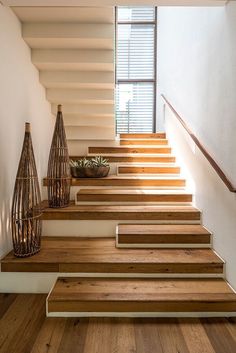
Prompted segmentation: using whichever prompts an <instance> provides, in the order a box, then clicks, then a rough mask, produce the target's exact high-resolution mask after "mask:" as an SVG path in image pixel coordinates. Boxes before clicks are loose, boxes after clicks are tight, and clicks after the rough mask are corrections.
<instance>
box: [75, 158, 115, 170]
mask: <svg viewBox="0 0 236 353" xmlns="http://www.w3.org/2000/svg"><path fill="white" fill-rule="evenodd" d="M70 166H71V167H72V168H94V167H108V166H109V164H108V160H107V159H105V158H103V157H102V156H96V157H94V158H92V159H87V158H86V157H84V158H81V159H78V160H76V161H74V160H72V159H71V160H70Z"/></svg>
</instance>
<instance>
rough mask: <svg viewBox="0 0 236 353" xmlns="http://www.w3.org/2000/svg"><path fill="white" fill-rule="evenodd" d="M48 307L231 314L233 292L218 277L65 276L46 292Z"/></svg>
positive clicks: (58, 311) (83, 312)
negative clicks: (48, 292)
mask: <svg viewBox="0 0 236 353" xmlns="http://www.w3.org/2000/svg"><path fill="white" fill-rule="evenodd" d="M47 311H48V316H171V314H172V315H173V314H176V316H189V314H190V313H196V316H217V315H220V314H222V313H224V315H227V313H229V314H230V315H231V316H232V315H233V313H235V312H236V294H235V293H234V292H233V291H232V289H231V288H230V287H229V285H228V284H227V283H226V282H225V281H224V280H223V279H217V278H216V279H215V278H214V279H213V278H212V279H190V278H189V279H167V278H166V279H153V278H150V279H146V278H145V279H143V278H139V279H136V278H83V277H81V278H78V277H67V278H66V277H65V278H58V280H57V282H56V284H55V286H54V288H53V289H52V291H51V293H50V294H49V296H48V299H47ZM168 314H169V315H168Z"/></svg>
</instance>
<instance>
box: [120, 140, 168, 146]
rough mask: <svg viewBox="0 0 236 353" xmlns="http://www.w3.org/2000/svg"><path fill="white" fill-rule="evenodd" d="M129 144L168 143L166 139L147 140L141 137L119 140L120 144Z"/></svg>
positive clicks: (156, 144)
mask: <svg viewBox="0 0 236 353" xmlns="http://www.w3.org/2000/svg"><path fill="white" fill-rule="evenodd" d="M127 145H128V146H130V145H136V146H141V145H143V146H163V145H168V140H166V139H153V140H152V139H149V140H141V139H137V140H135V139H124V140H120V146H127Z"/></svg>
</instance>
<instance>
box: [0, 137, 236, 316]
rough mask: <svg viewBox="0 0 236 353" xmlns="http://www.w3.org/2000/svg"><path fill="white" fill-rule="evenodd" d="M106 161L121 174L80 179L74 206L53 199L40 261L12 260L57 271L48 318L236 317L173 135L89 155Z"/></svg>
mask: <svg viewBox="0 0 236 353" xmlns="http://www.w3.org/2000/svg"><path fill="white" fill-rule="evenodd" d="M100 154H102V155H104V156H106V158H108V159H109V163H110V165H111V174H110V175H109V176H108V177H106V178H101V179H92V178H91V179H83V178H81V179H73V180H72V193H71V198H72V200H71V203H70V205H69V207H67V208H61V209H52V208H49V207H48V204H47V200H45V201H44V202H43V208H44V211H43V216H42V219H43V233H44V234H43V235H44V236H43V237H42V249H41V251H40V253H38V254H36V255H35V256H33V257H29V258H24V259H18V258H16V257H14V255H13V253H12V252H11V253H9V254H8V255H7V256H6V257H5V258H4V259H3V260H2V262H1V270H2V271H3V272H8V273H10V272H12V273H21V275H23V274H24V273H27V274H30V273H32V275H36V274H42V273H45V274H50V273H54V274H55V279H56V281H55V283H51V286H52V288H51V291H50V293H49V295H48V298H47V314H48V316H147V317H151V316H163V317H164V316H233V315H235V313H236V294H235V292H234V290H233V289H232V288H231V287H230V285H229V284H228V283H227V281H226V279H225V263H224V261H223V260H222V259H221V257H220V256H219V255H218V254H216V253H215V251H214V249H213V247H212V238H213V235H212V234H211V233H210V231H209V230H208V229H206V228H205V227H204V225H202V222H201V211H200V210H198V209H197V208H196V207H194V195H193V193H192V190H191V188H190V187H189V185H188V180H186V179H185V177H184V175H182V170H181V168H180V166H179V165H178V162H177V161H176V158H175V156H173V154H172V150H171V147H170V146H169V144H168V140H167V139H166V136H165V134H164V133H158V134H122V135H120V145H119V146H117V145H116V146H115V145H114V146H112V147H107V146H92V147H89V148H88V158H91V157H92V156H94V155H100ZM77 157H78V156H76V155H72V156H71V158H72V159H76V158H77ZM46 185H47V180H46V179H44V186H45V189H46Z"/></svg>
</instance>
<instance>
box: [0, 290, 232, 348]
mask: <svg viewBox="0 0 236 353" xmlns="http://www.w3.org/2000/svg"><path fill="white" fill-rule="evenodd" d="M17 297H21V300H20V301H18V300H17V301H15V300H14V301H13V302H12V303H11V304H10V305H9V306H8V300H9V297H8V296H7V295H3V298H4V300H3V301H1V303H2V305H4V306H5V307H6V306H8V309H7V311H6V312H5V315H4V316H3V317H1V318H0V326H1V328H3V331H1V333H0V351H1V353H13V352H14V353H95V352H96V353H111V352H115V353H154V352H155V353H180V352H181V353H232V352H234V353H235V351H236V339H235V334H234V333H235V332H236V320H235V319H233V318H229V319H226V318H221V319H156V318H155V319H151V318H145V319H137V318H129V319H126V318H89V319H88V318H80V319H76V318H68V319H66V318H65V319H64V318H63V319H62V318H46V317H45V308H44V307H42V304H45V299H46V297H45V295H37V297H36V298H35V295H28V294H20V295H17ZM31 297H32V298H35V299H33V301H32V299H31ZM15 299H17V298H15ZM5 300H6V302H4V301H5ZM34 301H35V304H36V305H34V306H33V307H32V303H33V302H34ZM16 303H17V304H16ZM26 312H27V313H28V314H27V315H26V316H25V315H24V313H26ZM33 317H34V318H33ZM9 319H10V320H11V321H10V326H9ZM24 320H25V322H24V324H23V325H22V326H23V327H22V326H21V324H20V323H22V322H23V321H24ZM26 326H27V330H28V332H29V334H26V335H25V337H23V340H20V341H19V340H18V337H21V338H22V335H23V334H24V327H26ZM15 341H17V344H15ZM13 349H14V350H13Z"/></svg>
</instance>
